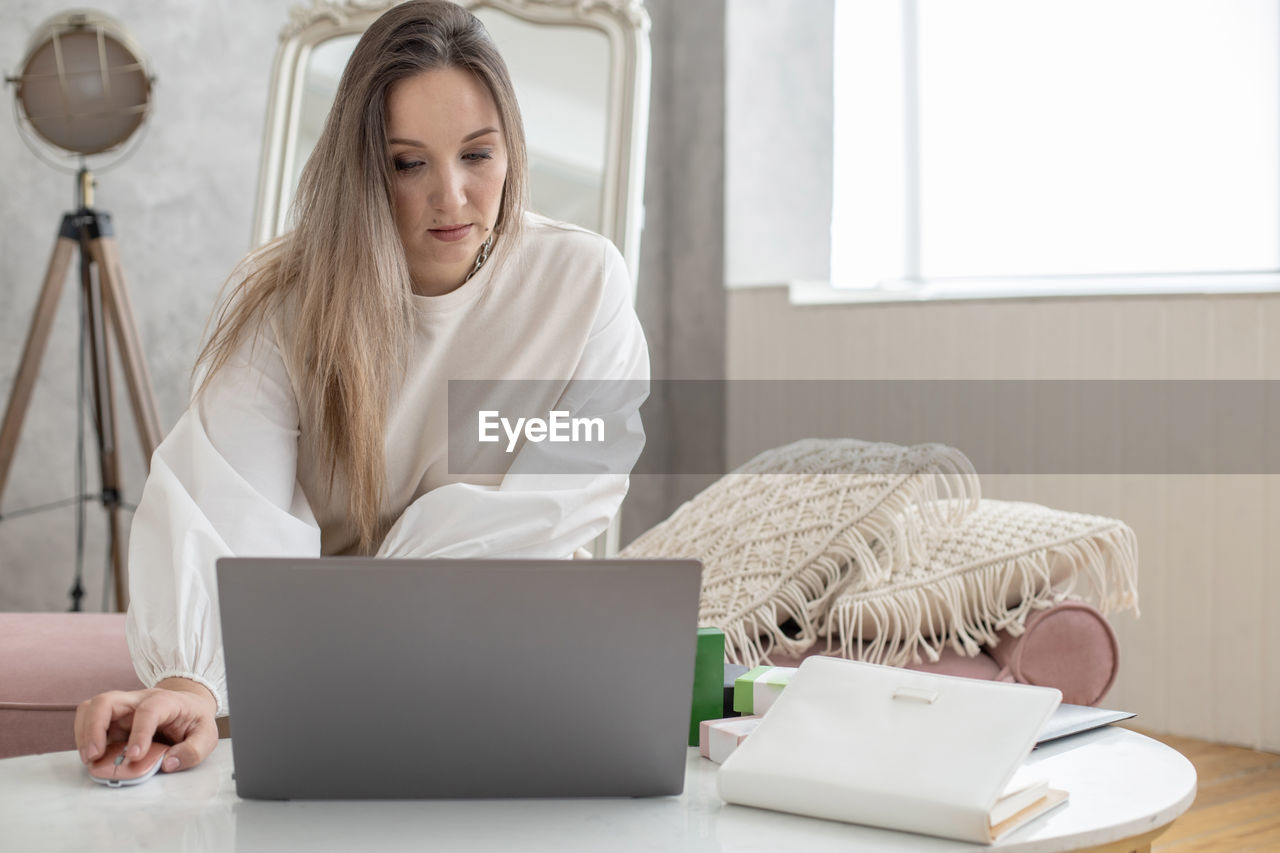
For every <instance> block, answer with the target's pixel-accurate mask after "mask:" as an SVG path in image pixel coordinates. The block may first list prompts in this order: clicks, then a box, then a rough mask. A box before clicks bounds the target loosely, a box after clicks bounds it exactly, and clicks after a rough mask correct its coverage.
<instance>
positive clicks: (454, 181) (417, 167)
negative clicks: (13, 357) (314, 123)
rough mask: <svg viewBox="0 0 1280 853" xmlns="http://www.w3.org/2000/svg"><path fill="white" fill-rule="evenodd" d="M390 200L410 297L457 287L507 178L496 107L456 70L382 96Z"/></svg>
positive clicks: (408, 81)
mask: <svg viewBox="0 0 1280 853" xmlns="http://www.w3.org/2000/svg"><path fill="white" fill-rule="evenodd" d="M387 140H388V144H389V145H390V150H389V152H388V156H390V157H391V160H392V162H393V164H394V172H393V178H392V181H393V186H392V199H393V202H394V208H395V219H396V229H397V230H398V231H399V232H400V242H401V243H403V244H404V252H405V257H406V258H407V260H408V262H409V274H410V277H411V278H412V280H413V289H414V292H415V293H419V294H422V295H424V296H438V295H440V294H442V293H448V292H449V291H451V290H455V289H456V288H458V287H459V286H460V285H461V284H462V283H463V281H464V280H465V279H466V276H467V273H468V272H470V271H471V267H472V265H473V264H474V263H475V260H476V254H477V253H478V252H479V250H480V245H481V244H482V243H484V241H485V239H486V238H488V236H489V235H490V234H491V233H493V226H494V223H495V222H497V219H498V208H499V206H500V205H501V201H502V186H503V184H504V182H505V181H506V177H507V148H506V144H505V140H504V139H503V135H502V121H501V119H500V117H499V115H498V107H497V105H496V104H495V103H494V102H493V98H492V97H491V96H490V94H489V90H488V89H487V88H485V86H484V84H483V83H481V82H480V80H479V79H477V78H476V77H475V75H473V74H471V73H470V72H468V71H464V70H462V69H459V68H441V69H437V70H435V71H426V72H423V73H422V74H418V75H417V76H414V77H408V78H405V79H404V80H400V81H398V82H396V83H394V84H393V85H392V86H391V89H390V90H389V91H388V93H387Z"/></svg>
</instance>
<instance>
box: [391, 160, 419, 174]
mask: <svg viewBox="0 0 1280 853" xmlns="http://www.w3.org/2000/svg"><path fill="white" fill-rule="evenodd" d="M421 165H422V161H421V160H396V161H395V166H396V171H397V172H408V171H411V170H413V169H416V168H418V167H419V166H421Z"/></svg>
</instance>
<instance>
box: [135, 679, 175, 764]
mask: <svg viewBox="0 0 1280 853" xmlns="http://www.w3.org/2000/svg"><path fill="white" fill-rule="evenodd" d="M181 712H182V708H181V706H180V705H179V704H178V703H177V702H175V701H173V700H172V699H171V698H170V697H168V696H165V695H163V691H156V692H153V693H152V694H151V695H149V696H147V697H146V698H145V699H143V700H142V701H141V702H139V703H138V708H137V710H135V711H134V712H133V726H132V727H131V728H130V730H129V746H128V747H126V748H125V751H124V757H125V758H128V759H129V760H131V761H132V760H133V759H135V758H141V757H142V756H143V755H146V753H147V750H148V749H150V748H151V741H152V739H153V738H155V736H156V729H157V728H159V727H161V726H163V725H165V724H167V723H172V722H174V721H176V720H177V718H178V716H179V715H180V714H181Z"/></svg>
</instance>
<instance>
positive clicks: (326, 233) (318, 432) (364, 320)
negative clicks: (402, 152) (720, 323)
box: [196, 0, 528, 552]
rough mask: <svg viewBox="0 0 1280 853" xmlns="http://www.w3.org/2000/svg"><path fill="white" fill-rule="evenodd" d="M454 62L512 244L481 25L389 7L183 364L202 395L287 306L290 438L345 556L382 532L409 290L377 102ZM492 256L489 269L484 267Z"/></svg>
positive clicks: (449, 6)
mask: <svg viewBox="0 0 1280 853" xmlns="http://www.w3.org/2000/svg"><path fill="white" fill-rule="evenodd" d="M440 68H461V69H465V70H468V71H470V72H471V73H473V74H475V75H476V78H477V79H478V80H479V81H480V82H482V83H483V84H484V85H485V86H486V88H487V89H488V90H489V93H490V95H491V96H492V97H493V100H494V103H495V104H496V106H497V108H498V114H499V116H500V117H501V120H502V131H503V135H504V138H505V142H506V148H507V177H506V183H505V184H504V186H503V190H502V201H501V204H500V207H499V212H498V218H497V223H496V225H495V227H494V233H495V235H496V238H495V246H494V250H495V251H498V249H499V247H500V245H501V244H504V243H505V244H511V243H514V242H516V241H517V240H518V237H519V233H520V226H521V221H522V219H523V214H524V210H525V207H526V206H527V193H528V190H527V186H528V177H527V175H528V166H527V163H528V161H527V154H526V150H525V139H524V126H523V123H522V121H521V118H520V110H519V107H518V105H517V104H516V98H515V89H514V87H513V86H512V85H511V78H510V75H509V74H508V72H507V67H506V64H505V63H504V62H503V60H502V57H501V56H499V54H498V51H497V48H496V47H495V46H494V43H493V41H492V39H491V38H490V36H489V34H488V32H487V31H486V30H485V28H484V26H483V25H482V24H481V23H480V21H479V20H478V19H477V18H476V17H475V16H474V15H472V14H471V13H470V12H468V11H466V10H464V9H463V8H462V7H460V6H457V5H455V4H454V3H450V2H447V1H446V0H412V2H408V3H404V4H402V5H399V6H395V7H392V8H391V9H389V10H388V11H387V12H386V13H385V14H383V15H382V16H381V17H379V18H378V19H377V20H376V21H374V23H373V24H372V25H371V26H370V27H369V29H368V30H366V31H365V33H364V35H363V36H362V37H361V39H360V41H359V43H358V44H357V45H356V47H355V50H354V51H353V52H352V54H351V59H350V60H349V61H348V62H347V67H346V70H345V71H344V72H343V74H342V80H341V82H340V83H339V84H338V92H337V95H336V96H335V98H334V103H333V107H332V109H331V111H330V113H329V117H328V119H327V121H326V122H325V126H324V130H323V131H322V133H321V134H320V138H319V140H318V141H317V143H316V146H315V149H314V150H313V151H312V153H311V156H310V158H309V159H308V160H307V163H306V166H305V167H304V168H303V170H302V174H301V176H300V178H299V182H298V192H297V195H296V196H295V198H294V201H293V208H292V213H293V218H294V221H295V223H296V224H295V227H294V229H293V230H292V231H291V232H289V233H288V234H286V235H284V236H283V237H281V238H279V239H277V240H276V241H275V242H274V243H272V244H270V245H269V246H267V247H266V248H264V249H263V250H262V251H261V252H259V253H258V254H257V256H256V257H255V258H254V262H253V263H251V264H242V265H241V268H239V269H238V274H237V273H233V274H232V277H231V279H230V280H237V279H238V283H237V284H236V285H234V286H233V287H231V288H230V292H229V293H228V294H227V296H226V298H225V299H224V300H223V301H222V304H221V306H220V308H219V309H218V310H217V311H216V312H215V314H214V317H213V318H212V319H211V323H212V325H213V332H212V333H211V334H210V336H209V339H208V342H207V343H206V344H205V346H204V349H203V350H202V352H201V353H200V357H199V358H198V359H197V361H196V367H197V369H200V368H202V367H203V368H204V369H205V372H204V377H203V379H202V380H201V382H200V385H199V387H198V390H197V393H201V392H203V390H204V389H205V388H206V387H207V386H208V383H209V380H210V378H212V376H213V375H214V374H216V373H217V372H218V370H219V369H221V368H222V367H223V366H224V365H225V364H226V363H227V360H228V359H229V358H230V356H231V355H232V353H233V352H235V350H236V349H237V347H238V346H239V345H240V344H241V342H242V341H243V340H245V339H246V338H247V337H248V336H250V335H253V334H256V331H257V329H258V328H259V325H260V324H261V323H262V322H263V320H264V318H265V317H266V316H268V315H269V314H271V313H272V312H274V311H278V310H280V309H282V308H285V307H288V309H289V314H290V316H291V318H292V319H293V322H291V323H290V324H289V334H290V339H289V340H287V341H281V342H280V345H281V348H282V350H283V351H284V352H285V354H286V357H287V358H289V359H290V360H291V361H292V364H293V366H294V370H295V371H296V373H297V374H298V375H299V377H300V378H299V387H298V395H299V400H298V413H299V421H300V428H301V431H302V439H301V440H302V441H305V442H308V443H309V446H310V449H311V450H312V451H313V452H314V453H316V454H317V457H318V458H327V459H328V460H329V465H330V467H329V489H330V491H331V492H332V490H333V488H334V485H335V481H339V480H340V481H342V482H343V483H344V484H345V486H346V489H347V510H348V514H349V516H350V520H351V523H352V525H353V527H354V529H355V531H356V533H357V536H358V540H359V541H358V548H359V550H361V551H366V552H367V551H369V550H372V548H373V547H374V546H375V545H376V544H377V541H378V540H379V539H380V538H381V536H382V534H383V533H384V532H385V528H384V525H385V524H386V522H387V520H386V519H383V518H381V517H380V516H381V508H382V504H383V500H384V493H385V489H386V458H385V443H384V442H385V430H386V421H387V408H388V405H389V401H390V396H391V392H392V388H393V386H394V384H395V383H396V382H397V380H398V379H399V378H400V377H401V376H402V375H403V360H404V354H405V352H406V350H407V341H408V336H409V332H410V305H411V296H410V294H411V292H412V284H411V282H410V278H409V270H408V266H407V263H406V261H405V256H404V249H403V246H402V245H401V243H400V239H399V235H398V232H397V230H396V225H395V217H394V211H393V201H392V198H393V196H392V192H391V182H392V178H393V166H392V161H391V157H390V155H389V153H388V144H387V130H386V128H387V115H386V97H387V93H388V91H389V90H390V88H391V86H392V84H394V83H396V82H397V81H399V80H403V79H405V78H408V77H413V76H416V75H418V74H421V73H423V72H425V71H432V70H436V69H440ZM491 262H492V261H491Z"/></svg>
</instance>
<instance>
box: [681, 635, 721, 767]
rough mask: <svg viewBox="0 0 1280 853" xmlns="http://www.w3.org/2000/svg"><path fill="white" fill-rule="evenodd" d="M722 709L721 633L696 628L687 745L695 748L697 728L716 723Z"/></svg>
mask: <svg viewBox="0 0 1280 853" xmlns="http://www.w3.org/2000/svg"><path fill="white" fill-rule="evenodd" d="M723 708H724V632H723V631H721V630H720V629H719V628H699V629H698V656H697V661H696V662H695V663H694V666H693V711H692V713H691V714H690V717H689V746H697V745H698V726H699V724H700V723H701V722H702V721H703V720H718V719H720V717H721V712H722V710H723Z"/></svg>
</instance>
